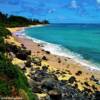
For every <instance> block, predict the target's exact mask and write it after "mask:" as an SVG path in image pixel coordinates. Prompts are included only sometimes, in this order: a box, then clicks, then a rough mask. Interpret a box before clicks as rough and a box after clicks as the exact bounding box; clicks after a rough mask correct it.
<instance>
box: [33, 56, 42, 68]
mask: <svg viewBox="0 0 100 100" xmlns="http://www.w3.org/2000/svg"><path fill="white" fill-rule="evenodd" d="M32 63H34V64H36V65H38V66H41V59H40V58H38V57H35V58H32Z"/></svg>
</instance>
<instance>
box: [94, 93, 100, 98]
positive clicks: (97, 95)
mask: <svg viewBox="0 0 100 100" xmlns="http://www.w3.org/2000/svg"><path fill="white" fill-rule="evenodd" d="M95 100H100V91H96V92H95Z"/></svg>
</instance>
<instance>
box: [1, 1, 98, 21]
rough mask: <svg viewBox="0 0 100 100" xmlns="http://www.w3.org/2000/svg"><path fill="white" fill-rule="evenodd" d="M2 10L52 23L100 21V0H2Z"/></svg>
mask: <svg viewBox="0 0 100 100" xmlns="http://www.w3.org/2000/svg"><path fill="white" fill-rule="evenodd" d="M0 11H2V12H4V13H8V14H13V15H19V16H25V17H28V18H36V19H40V20H44V19H46V20H49V21H50V22H51V23H100V0H0Z"/></svg>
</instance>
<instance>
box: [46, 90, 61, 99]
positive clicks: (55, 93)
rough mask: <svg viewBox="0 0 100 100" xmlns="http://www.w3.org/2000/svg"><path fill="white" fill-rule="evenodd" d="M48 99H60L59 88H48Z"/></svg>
mask: <svg viewBox="0 0 100 100" xmlns="http://www.w3.org/2000/svg"><path fill="white" fill-rule="evenodd" d="M48 95H49V96H50V100H62V93H61V91H60V90H59V89H54V90H50V91H49V92H48Z"/></svg>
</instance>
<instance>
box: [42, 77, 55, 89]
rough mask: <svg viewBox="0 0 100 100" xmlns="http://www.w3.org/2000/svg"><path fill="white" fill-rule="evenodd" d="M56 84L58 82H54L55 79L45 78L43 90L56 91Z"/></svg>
mask: <svg viewBox="0 0 100 100" xmlns="http://www.w3.org/2000/svg"><path fill="white" fill-rule="evenodd" d="M56 82H57V81H56V80H54V79H53V78H45V79H43V80H42V82H41V84H42V88H43V89H47V90H52V89H54V87H56Z"/></svg>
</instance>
